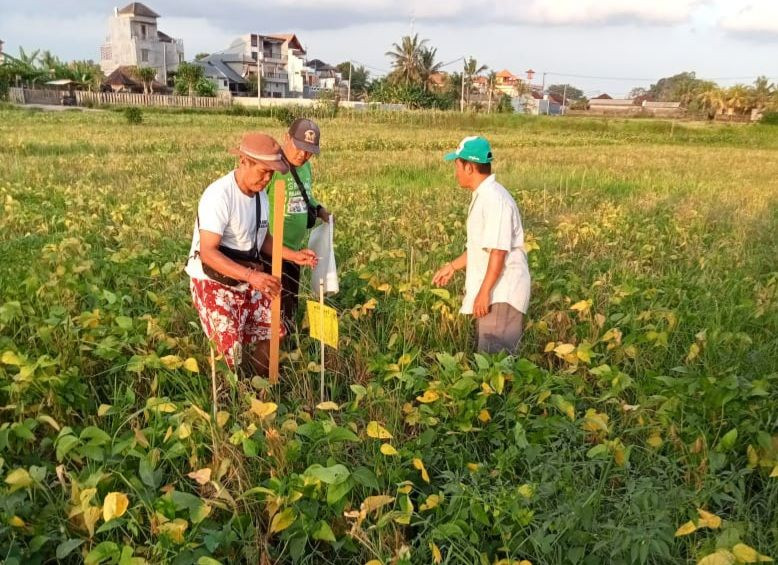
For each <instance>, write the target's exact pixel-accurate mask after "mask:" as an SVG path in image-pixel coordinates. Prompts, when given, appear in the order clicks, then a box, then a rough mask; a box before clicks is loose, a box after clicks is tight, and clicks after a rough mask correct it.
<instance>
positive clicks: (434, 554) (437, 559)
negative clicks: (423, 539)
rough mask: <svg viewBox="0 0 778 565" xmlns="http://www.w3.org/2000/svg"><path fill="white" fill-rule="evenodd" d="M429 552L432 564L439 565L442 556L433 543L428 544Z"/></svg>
mask: <svg viewBox="0 0 778 565" xmlns="http://www.w3.org/2000/svg"><path fill="white" fill-rule="evenodd" d="M430 551H431V552H432V562H433V563H435V565H439V564H440V562H441V561H443V555H442V554H441V553H440V549H439V548H438V546H437V545H435V543H434V542H430Z"/></svg>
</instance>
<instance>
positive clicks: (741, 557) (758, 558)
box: [732, 543, 772, 563]
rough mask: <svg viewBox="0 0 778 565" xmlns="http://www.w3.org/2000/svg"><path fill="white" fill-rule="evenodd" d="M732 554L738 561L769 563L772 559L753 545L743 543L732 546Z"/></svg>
mask: <svg viewBox="0 0 778 565" xmlns="http://www.w3.org/2000/svg"><path fill="white" fill-rule="evenodd" d="M732 554H733V555H734V556H735V558H736V559H737V560H738V561H741V562H743V563H770V562H772V559H771V558H770V557H768V556H767V555H762V554H761V553H759V552H758V551H757V550H755V549H754V548H753V547H749V546H747V545H746V544H744V543H738V544H736V545H735V547H733V548H732Z"/></svg>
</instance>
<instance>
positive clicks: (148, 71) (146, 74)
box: [132, 67, 191, 96]
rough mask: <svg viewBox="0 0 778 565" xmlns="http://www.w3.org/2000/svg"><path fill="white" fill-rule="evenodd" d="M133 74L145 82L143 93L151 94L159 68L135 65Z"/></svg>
mask: <svg viewBox="0 0 778 565" xmlns="http://www.w3.org/2000/svg"><path fill="white" fill-rule="evenodd" d="M132 74H133V75H134V76H135V78H137V79H138V80H139V81H141V82H142V83H143V94H150V93H151V92H152V84H151V83H152V82H154V79H155V78H156V76H157V70H156V69H155V68H153V67H133V69H132ZM190 96H191V95H190Z"/></svg>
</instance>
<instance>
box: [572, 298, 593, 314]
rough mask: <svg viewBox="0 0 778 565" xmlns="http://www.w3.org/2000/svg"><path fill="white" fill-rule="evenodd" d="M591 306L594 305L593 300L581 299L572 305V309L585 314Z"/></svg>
mask: <svg viewBox="0 0 778 565" xmlns="http://www.w3.org/2000/svg"><path fill="white" fill-rule="evenodd" d="M591 307H592V301H591V300H579V301H578V302H576V303H575V304H573V305H572V306H570V310H575V311H576V312H580V313H581V314H584V313H586V312H588V311H589V309H590V308H591Z"/></svg>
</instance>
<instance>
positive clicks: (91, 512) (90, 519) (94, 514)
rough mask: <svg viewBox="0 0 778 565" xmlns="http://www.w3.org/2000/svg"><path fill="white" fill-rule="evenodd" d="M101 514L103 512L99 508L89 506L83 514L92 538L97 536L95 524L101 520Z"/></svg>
mask: <svg viewBox="0 0 778 565" xmlns="http://www.w3.org/2000/svg"><path fill="white" fill-rule="evenodd" d="M100 514H101V510H100V508H98V507H97V506H87V507H86V508H84V511H83V513H82V514H81V517H82V518H83V520H84V525H85V526H86V529H87V531H88V532H89V537H90V538H91V537H93V536H94V535H95V524H97V521H98V520H99V519H100Z"/></svg>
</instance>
